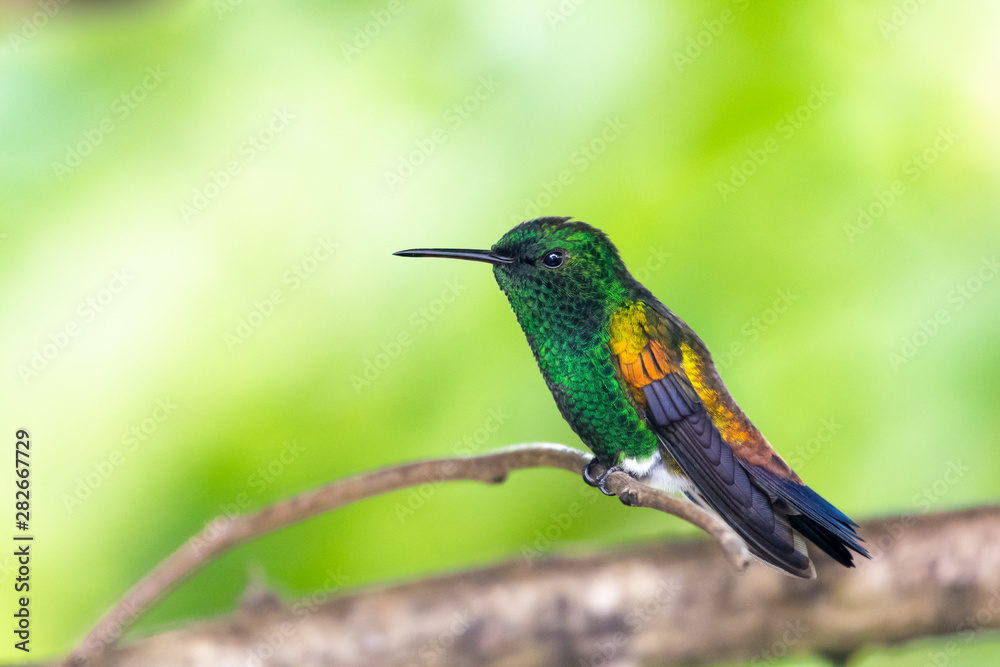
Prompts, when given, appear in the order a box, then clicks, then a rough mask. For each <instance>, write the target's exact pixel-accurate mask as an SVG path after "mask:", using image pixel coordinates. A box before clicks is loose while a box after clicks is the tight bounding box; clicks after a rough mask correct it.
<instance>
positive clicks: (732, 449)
mask: <svg viewBox="0 0 1000 667" xmlns="http://www.w3.org/2000/svg"><path fill="white" fill-rule="evenodd" d="M394 254H395V255H399V256H402V257H447V258H453V259H464V260H472V261H476V262H485V263H487V264H491V265H492V266H493V276H494V277H495V278H496V281H497V284H498V285H499V286H500V289H501V290H502V291H503V293H504V294H505V295H506V296H507V299H508V301H509V302H510V306H511V309H512V310H513V311H514V314H515V316H516V317H517V321H518V323H519V324H520V325H521V329H522V330H523V331H524V335H525V337H526V338H527V339H528V345H529V346H530V347H531V351H532V352H533V353H534V355H535V360H536V361H537V363H538V368H539V370H540V371H541V373H542V376H543V377H544V378H545V382H546V384H547V385H548V387H549V390H550V391H551V392H552V396H553V397H554V398H555V401H556V405H557V406H558V408H559V412H560V413H561V414H562V416H563V418H564V419H565V420H566V421H567V422H568V423H569V425H570V426H571V427H572V428H573V431H574V432H575V433H576V434H577V435H578V436H579V437H580V439H581V440H582V441H583V442H584V444H586V445H587V447H588V448H589V449H590V450H591V452H593V454H594V458H593V459H592V460H591V462H590V463H589V464H588V465H587V466H586V468H585V470H584V472H583V478H584V481H585V482H586V483H588V484H590V485H591V486H596V487H597V488H599V489H600V490H601V491H603V492H604V493H606V494H609V492H608V490H607V489H606V488H605V482H606V480H607V476H608V475H609V474H610V473H611V471H614V470H622V471H625V472H626V473H628V474H629V475H631V476H632V477H633V478H635V479H637V480H639V481H641V482H643V483H645V484H648V485H650V486H653V487H655V488H659V489H663V490H666V491H673V492H679V493H683V494H684V495H686V496H687V498H688V499H689V500H691V501H692V502H694V503H696V504H698V505H700V506H701V507H703V508H705V509H708V510H709V511H711V512H714V513H715V514H717V515H718V516H719V517H720V518H722V520H724V521H725V522H726V523H727V524H729V526H731V527H732V528H733V530H734V531H735V532H736V533H737V534H738V535H739V536H740V537H741V538H742V539H743V541H744V542H745V543H746V545H747V548H748V550H749V551H750V553H751V554H752V555H753V556H754V557H755V558H756V559H758V560H759V561H761V562H763V563H764V564H765V565H768V566H770V567H772V568H774V569H777V570H779V571H781V572H784V573H787V574H790V575H794V576H797V577H802V578H805V579H812V578H814V577H815V576H816V570H815V568H814V566H813V563H812V560H811V559H810V558H809V553H808V550H807V547H806V542H805V539H803V538H806V539H808V540H810V541H812V542H813V543H814V544H815V545H816V546H817V547H819V548H820V549H822V550H823V551H825V552H826V553H827V554H829V555H830V557H832V558H833V559H834V560H835V561H837V562H838V563H840V564H842V565H844V566H846V567H854V557H853V555H852V553H851V552H852V551H853V552H854V553H857V554H860V555H861V556H864V557H866V558H870V556H869V555H868V552H867V551H866V550H865V548H864V547H863V546H861V544H859V542H863V541H864V540H862V539H861V538H860V537H859V536H858V534H857V532H856V531H855V528H857V526H858V524H856V523H854V522H853V521H851V520H850V519H849V518H848V517H847V516H846V515H845V514H844V513H843V512H841V511H840V510H838V509H837V508H836V507H834V506H833V505H832V504H830V503H829V502H827V501H826V500H825V499H824V498H822V497H821V496H820V495H819V494H818V493H816V492H815V491H813V490H812V489H811V488H809V487H808V486H806V485H805V484H803V482H802V480H801V479H800V478H799V476H798V475H797V474H795V472H794V471H793V470H792V469H791V467H790V466H789V465H788V464H787V463H785V461H784V460H782V458H781V457H780V456H779V455H778V453H777V452H775V451H774V449H773V448H772V447H771V445H770V443H768V441H767V440H766V439H765V438H764V436H763V435H761V433H760V431H758V430H757V428H756V427H755V426H754V425H753V423H752V422H751V421H750V419H749V418H748V417H747V416H746V415H745V414H744V413H743V411H742V410H741V409H740V407H739V406H738V405H737V404H736V401H735V400H733V397H732V396H731V395H730V394H729V391H728V390H727V389H726V385H725V384H723V382H722V379H721V378H720V377H719V374H718V372H717V371H716V368H715V364H714V362H713V361H712V355H711V354H710V353H709V351H708V349H707V348H706V347H705V344H704V343H703V342H702V341H701V339H700V338H699V337H698V336H697V335H696V334H695V333H694V331H692V330H691V327H689V326H688V325H687V324H686V323H685V322H684V321H683V320H682V319H681V318H680V317H678V316H677V315H675V314H674V313H673V312H672V311H671V310H670V309H669V308H667V307H666V306H664V305H663V304H662V303H660V301H659V300H658V299H657V298H656V297H655V296H653V294H652V293H651V292H650V291H649V290H648V289H646V288H645V287H643V286H642V284H640V283H639V281H637V280H636V279H635V278H633V277H632V274H630V273H629V271H628V269H627V268H626V267H625V264H624V263H623V262H622V259H621V257H620V256H619V253H618V249H617V248H616V247H615V246H614V244H613V243H612V242H611V240H610V239H609V238H608V236H607V235H606V234H605V233H604V232H602V231H601V230H599V229H597V228H595V227H592V226H590V225H588V224H586V223H583V222H579V221H575V220H573V219H571V218H567V217H541V218H536V219H533V220H527V221H525V222H522V223H521V224H519V225H518V226H516V227H514V228H513V229H511V230H510V231H509V232H507V233H506V234H504V235H503V237H502V238H501V239H500V240H499V241H497V242H496V244H494V245H493V247H492V248H490V249H489V250H459V249H445V248H416V249H412V250H401V251H399V252H397V253H394Z"/></svg>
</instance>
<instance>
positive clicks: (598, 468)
mask: <svg viewBox="0 0 1000 667" xmlns="http://www.w3.org/2000/svg"><path fill="white" fill-rule="evenodd" d="M619 470H622V467H621V466H611V467H610V468H609V467H605V465H604V464H603V463H601V462H600V461H598V460H597V457H596V456H595V457H594V458H593V459H591V461H590V463H588V464H587V465H586V467H585V468H584V469H583V481H584V482H585V483H587V484H588V485H590V486H594V487H597V488H598V489H600V491H601V493H603V494H604V495H606V496H613V495H615V494H614V493H612V492H610V491H608V488H607V482H608V475H610V474H611V473H613V472H617V471H619Z"/></svg>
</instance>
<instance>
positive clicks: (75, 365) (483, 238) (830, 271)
mask: <svg viewBox="0 0 1000 667" xmlns="http://www.w3.org/2000/svg"><path fill="white" fill-rule="evenodd" d="M998 30H1000V7H998V6H997V5H995V4H992V3H988V2H984V1H980V2H972V3H965V4H963V5H961V7H956V6H951V5H947V4H942V3H927V4H922V3H916V2H903V3H898V2H897V3H893V2H890V1H883V2H875V3H864V4H857V5H830V4H823V3H782V4H780V5H775V4H758V3H750V2H749V0H735V1H733V2H710V3H699V2H683V3H649V2H635V1H632V0H626V1H624V2H615V3H585V4H580V3H575V2H568V1H564V0H560V1H559V2H557V1H556V0H551V1H550V2H543V3H535V2H529V1H527V0H519V1H511V2H492V3H462V2H441V3H429V4H427V5H426V6H424V5H420V6H417V5H416V4H414V3H410V2H408V1H406V0H391V1H388V2H340V3H321V2H304V3H279V4H274V3H256V2H242V1H241V0H216V1H215V2H208V1H207V0H203V1H201V2H186V3H176V4H174V3H149V4H140V5H135V6H132V5H120V4H113V3H112V4H96V5H90V4H68V5H62V4H59V3H57V2H52V3H44V2H38V3H20V4H8V5H4V6H3V7H2V8H0V34H2V35H3V36H4V39H3V43H2V44H0V146H2V151H0V178H2V182H3V186H4V187H3V206H2V218H0V258H2V261H0V286H2V288H0V300H2V301H0V350H2V355H3V359H2V368H3V369H4V372H5V377H6V379H5V381H4V382H3V383H2V386H0V387H2V388H0V391H2V394H0V404H2V405H3V406H4V407H3V411H2V422H3V427H4V429H5V430H4V432H5V433H7V434H13V433H14V431H15V429H16V428H27V429H29V430H30V431H31V434H32V436H33V441H34V449H33V450H32V457H33V458H32V465H33V468H32V471H33V478H32V479H33V483H34V486H33V490H34V492H35V495H34V496H33V497H32V502H33V517H32V518H33V526H32V529H33V531H34V532H35V533H36V535H37V541H36V542H35V544H34V549H35V556H34V561H33V568H34V569H33V575H34V577H36V580H35V582H34V585H33V588H32V601H31V605H32V607H31V608H32V613H33V621H34V623H35V626H34V628H35V634H34V636H33V643H32V648H33V651H32V653H31V656H30V657H32V658H35V657H45V656H54V655H56V654H59V653H62V652H64V651H66V650H67V649H68V648H69V647H70V645H71V644H72V643H73V642H74V641H77V640H78V639H79V638H81V637H82V636H83V634H84V633H85V632H86V631H87V630H88V629H89V628H90V627H91V626H92V624H93V623H94V622H95V620H96V618H97V617H98V615H99V614H101V613H102V612H104V610H106V609H107V608H108V607H109V606H110V605H111V604H112V603H113V602H114V601H115V600H116V599H117V598H118V597H119V596H120V595H121V594H122V593H123V592H124V591H125V590H126V588H127V587H129V586H130V585H131V584H133V583H134V582H135V581H136V580H137V579H138V578H139V577H140V576H141V575H142V574H143V573H145V572H146V571H147V570H148V569H149V568H150V567H151V566H152V565H154V564H155V563H156V562H157V561H159V560H160V559H161V558H162V557H163V556H165V555H166V554H167V553H168V552H170V551H171V550H173V549H174V548H175V547H177V546H178V545H179V544H180V543H181V542H182V541H184V540H185V539H186V538H188V537H189V536H190V535H192V534H193V533H194V532H195V531H197V530H199V529H200V528H201V527H202V526H203V525H204V524H205V522H206V521H207V520H208V519H209V518H210V517H212V516H213V515H215V514H217V513H219V512H220V511H225V510H226V509H233V508H235V507H238V506H241V505H243V506H246V507H247V508H256V507H260V506H262V505H264V504H266V503H268V502H271V501H274V500H277V499H279V498H284V497H286V496H288V495H290V494H293V493H295V492H298V491H300V490H303V489H306V488H309V487H312V486H315V485H318V484H322V483H323V482H325V481H327V480H330V479H333V478H336V477H340V476H343V475H347V474H351V473H355V472H358V471H362V470H367V469H371V468H375V467H379V466H384V465H388V464H392V463H396V462H400V461H405V460H408V459H414V458H419V457H430V456H442V455H449V454H452V453H454V452H456V451H457V452H462V451H469V450H477V451H481V450H484V449H487V448H490V447H494V446H499V445H504V444H508V443H514V442H521V441H532V440H549V441H558V442H566V443H571V444H574V445H579V444H580V443H579V440H578V439H577V438H576V437H575V436H574V434H573V433H572V432H571V431H570V429H569V428H568V427H567V426H566V425H565V424H564V423H563V421H562V419H561V418H560V416H559V414H558V412H557V411H556V409H555V407H554V404H553V402H552V400H551V398H550V397H549V395H548V392H547V390H546V388H545V385H544V383H543V382H542V381H541V379H540V378H539V376H538V372H537V369H536V368H535V365H534V362H533V360H532V358H531V355H530V353H529V351H528V348H527V346H526V345H525V343H524V340H523V336H522V334H521V332H520V330H519V329H518V326H517V323H516V322H515V320H514V317H513V316H512V314H511V313H510V312H509V308H508V306H507V304H506V301H505V299H504V298H503V296H502V295H501V294H500V293H499V292H498V291H497V289H496V286H495V284H494V282H493V279H492V277H491V275H490V274H489V270H488V269H487V268H486V267H484V266H480V265H472V264H465V263H462V264H459V263H457V262H446V261H438V262H434V261H430V260H427V261H421V262H416V261H410V260H405V261H404V260H400V259H398V258H394V257H392V256H391V252H393V251H395V250H398V249H401V248H406V247H413V246H423V245H428V246H457V247H486V246H489V245H491V244H492V243H493V242H494V241H495V240H496V239H497V238H499V237H500V235H501V234H502V233H503V232H504V231H506V230H507V229H508V228H509V227H511V226H512V224H513V223H514V222H516V221H519V220H521V219H523V218H525V217H533V216H534V215H537V214H556V215H574V216H576V217H578V218H580V219H582V220H585V221H587V222H590V223H592V224H595V225H597V226H599V227H601V228H603V229H604V230H606V231H607V232H608V233H609V234H610V235H611V237H612V239H614V240H615V242H616V243H617V244H618V246H619V248H620V249H621V251H622V254H623V256H624V258H625V259H626V261H627V262H628V263H629V265H630V266H631V268H632V269H633V271H634V272H635V273H637V274H639V275H640V277H641V278H642V279H643V280H644V282H645V284H646V285H647V286H648V287H650V289H652V290H653V292H654V293H656V294H657V295H658V296H659V297H660V298H661V299H662V300H663V301H664V302H665V303H667V304H668V305H669V306H670V307H671V308H673V309H674V310H675V311H676V312H677V313H678V314H680V315H681V316H682V317H684V318H685V319H686V320H687V321H688V322H689V323H690V324H691V325H692V326H693V327H694V328H695V330H696V331H698V332H699V333H700V335H701V336H702V337H703V338H704V340H705V341H706V342H707V343H708V345H709V347H710V348H711V349H713V350H714V351H715V354H716V357H717V360H718V361H719V363H720V366H721V372H722V375H723V377H724V379H725V380H726V382H727V383H728V384H729V387H730V389H731V390H732V392H733V394H734V395H735V396H736V397H737V399H738V400H739V401H740V402H741V405H742V406H743V408H744V409H745V410H746V411H747V413H748V414H749V415H750V416H751V417H752V418H753V419H754V420H755V422H756V423H757V425H758V426H759V427H760V428H761V430H762V431H763V432H764V433H765V434H766V435H767V437H768V438H769V439H770V440H771V442H772V443H773V444H774V445H775V447H776V448H777V449H778V450H779V452H781V453H782V454H783V455H785V456H786V458H788V459H789V460H790V461H791V462H792V463H793V464H794V465H795V466H796V468H797V470H798V472H799V473H800V474H801V475H802V477H803V478H804V479H805V480H806V481H807V482H808V483H809V484H810V485H812V486H813V487H814V488H816V489H817V490H819V491H820V492H821V493H823V494H824V495H825V496H827V497H828V498H829V499H830V500H832V501H833V502H835V503H836V504H837V505H838V506H839V507H841V508H842V509H843V510H845V511H846V512H847V513H848V514H850V515H851V516H852V517H855V518H863V517H872V516H877V515H883V514H890V513H921V512H926V511H931V510H944V509H948V508H956V507H965V506H971V505H977V504H982V503H989V502H995V501H996V499H997V497H998V495H1000V476H998V475H997V470H998V468H1000V448H998V447H997V435H996V434H997V433H998V432H1000V411H998V410H997V397H998V396H1000V347H998V346H997V345H996V341H997V325H998V324H1000V280H993V278H995V277H996V275H995V273H996V268H997V267H996V264H995V262H996V256H997V255H996V253H997V251H998V244H1000V225H998V216H1000V197H998V183H1000V125H998V123H997V118H998V117H1000V87H998V84H1000V79H998V75H1000V49H998V47H997V42H996V34H997V32H998ZM866 216H867V217H866ZM331 248H332V249H331ZM961 290H966V291H965V292H962V291H961ZM782 299H784V301H782ZM786 302H790V303H791V305H789V306H788V307H785V305H784V304H785V303H786ZM779 310H780V311H782V312H779ZM893 354H896V355H900V356H899V357H893V356H892V355H893ZM366 373H367V376H366ZM158 401H159V402H160V403H159V404H158ZM164 406H167V407H166V409H165V408H164ZM8 442H11V443H13V438H11V439H10V440H8ZM949 470H951V471H952V472H950V473H949V472H948V471H949ZM955 470H958V471H960V472H955ZM575 502H580V503H582V505H583V507H584V512H583V515H582V516H581V517H579V518H576V519H574V520H573V521H572V522H570V523H569V525H565V522H560V521H557V518H556V517H554V515H558V514H560V513H563V512H565V511H566V510H567V508H568V507H569V506H570V505H571V504H572V503H575ZM408 509H412V510H413V511H412V513H410V512H407V511H406V510H408ZM11 511H13V510H11ZM561 524H563V525H561ZM546 534H548V537H545V535H546ZM693 534H694V532H693V530H692V529H690V528H688V527H687V526H683V525H680V524H679V523H678V522H677V521H674V520H672V519H669V518H665V517H663V516H659V515H656V514H654V513H651V512H640V511H634V510H628V509H625V508H623V507H621V506H620V505H619V503H617V502H611V501H607V500H604V499H603V498H599V497H596V496H595V495H594V493H593V492H591V490H590V489H587V488H585V487H583V485H582V484H581V483H580V481H579V480H578V479H575V478H573V477H572V476H570V475H566V474H564V473H558V472H553V471H528V472H523V473H518V474H516V475H514V476H513V477H512V478H511V479H510V480H509V481H508V482H507V483H506V484H504V485H502V486H500V487H483V486H477V485H473V484H461V483H457V484H453V485H449V486H442V487H439V488H430V489H424V490H423V492H422V494H417V495H413V494H411V493H406V492H404V493H397V494H393V495H390V496H386V497H383V498H378V499H374V500H370V501H366V502H364V503H361V504H359V505H357V506H354V507H349V508H347V509H344V510H342V511H339V512H337V513H335V514H333V515H331V516H326V517H321V518H318V519H315V520H312V521H310V522H308V523H306V524H304V525H301V526H297V527H294V528H292V529H289V530H285V531H283V532H280V533H279V534H276V535H273V536H271V537H268V538H266V539H264V540H261V541H259V542H256V543H254V544H252V545H249V546H246V547H243V548H241V549H239V550H238V551H236V552H234V553H232V554H229V555H228V556H226V557H225V558H224V559H222V561H220V562H219V563H217V564H215V565H213V566H211V567H210V568H208V569H207V570H206V571H205V572H203V573H202V574H200V575H199V576H197V577H196V578H195V579H194V580H193V581H192V582H190V583H188V584H187V585H186V586H184V587H183V588H182V589H181V590H180V591H179V592H177V593H176V594H175V595H173V596H172V597H171V598H169V599H168V600H167V601H166V602H165V603H164V604H163V605H162V606H161V607H159V608H158V609H157V610H156V611H155V613H153V614H152V616H151V617H149V618H148V619H146V620H145V621H143V622H142V624H141V626H140V629H139V632H140V633H149V632H153V631H155V630H157V629H160V628H162V627H164V626H173V625H177V624H179V623H182V622H184V620H186V619H189V618H191V617H203V616H207V615H212V614H219V613H223V612H225V611H226V610H229V609H232V607H233V606H234V604H235V601H236V600H237V598H238V597H239V595H240V592H241V590H242V589H243V588H244V587H245V586H246V585H247V581H248V578H249V577H250V576H251V573H252V572H253V571H258V572H263V573H264V575H263V576H265V577H266V580H267V582H268V583H269V584H270V585H272V586H274V587H276V588H277V589H278V590H279V591H281V592H282V593H283V594H284V595H286V596H288V597H289V598H291V599H295V598H297V597H299V596H305V595H313V594H316V593H317V592H321V591H322V588H323V586H324V582H325V581H328V580H329V579H330V576H331V575H330V573H333V574H339V576H340V577H342V578H343V579H344V580H345V583H346V585H347V586H349V587H354V586H363V585H366V584H370V583H373V582H391V581H395V580H401V579H411V578H419V577H423V576H426V575H429V574H432V573H435V572H444V571H449V570H454V569H459V568H470V567H475V566H479V565H484V564H487V563H491V562H496V561H500V560H503V559H507V558H518V557H521V556H522V553H523V551H524V549H525V548H528V549H538V550H540V551H558V552H571V551H577V550H585V549H590V548H594V547H597V546H600V545H611V544H622V543H628V542H636V541H642V540H660V539H671V538H674V537H676V536H692V535H693ZM866 537H868V538H869V542H874V543H875V545H876V551H877V549H878V546H877V545H878V539H879V537H880V536H866ZM5 551H6V550H5ZM12 566H13V558H12V556H9V555H8V556H6V557H0V579H3V580H4V581H5V582H6V583H3V584H2V588H3V590H4V591H6V592H5V593H4V594H3V595H0V610H2V613H4V614H6V613H8V611H9V610H10V608H11V605H13V603H14V599H13V598H14V595H13V593H12V592H11V591H10V588H9V587H10V582H11V577H12V576H13V575H12V572H13V570H12ZM8 618H9V617H8ZM937 646H938V643H934V642H931V643H930V644H928V646H927V647H921V646H918V647H917V648H915V649H906V651H909V652H908V653H905V654H904V655H903V657H900V654H899V652H898V651H896V652H892V653H883V652H880V651H878V650H873V651H872V653H871V655H868V656H865V657H864V658H863V659H860V660H859V661H858V664H863V665H865V666H868V665H871V666H876V665H878V666H888V665H898V664H917V663H918V662H920V661H922V660H928V659H929V656H930V655H931V654H932V653H933V652H934V651H936V650H938V649H937V648H936V647H937ZM23 657H24V656H23V655H21V654H20V652H17V651H14V650H13V648H12V647H11V642H10V641H9V640H8V641H5V642H4V644H3V645H2V646H0V658H5V659H22V658H23ZM949 660H950V663H949V664H951V665H980V664H985V663H987V662H996V661H997V660H1000V643H998V642H997V641H996V640H995V639H993V640H990V639H989V638H977V639H976V646H975V649H974V650H973V647H972V646H970V647H969V649H968V650H963V651H961V652H960V653H959V654H958V655H956V656H949ZM759 662H760V661H758V663H759ZM788 664H793V663H791V662H789V663H788ZM794 664H818V663H814V662H800V663H798V662H797V663H794Z"/></svg>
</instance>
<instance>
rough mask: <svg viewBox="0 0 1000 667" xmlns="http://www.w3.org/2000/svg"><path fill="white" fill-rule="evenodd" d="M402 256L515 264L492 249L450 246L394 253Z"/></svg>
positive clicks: (495, 264)
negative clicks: (454, 247)
mask: <svg viewBox="0 0 1000 667" xmlns="http://www.w3.org/2000/svg"><path fill="white" fill-rule="evenodd" d="M392 254H393V255H398V256H400V257H451V258H452V259H468V260H471V261H473V262H486V263H487V264H492V265H493V266H499V265H500V264H513V263H514V258H513V257H504V256H503V255H498V254H496V253H495V252H493V251H492V250H458V249H449V248H414V249H412V250H400V251H399V252H394V253H392Z"/></svg>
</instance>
